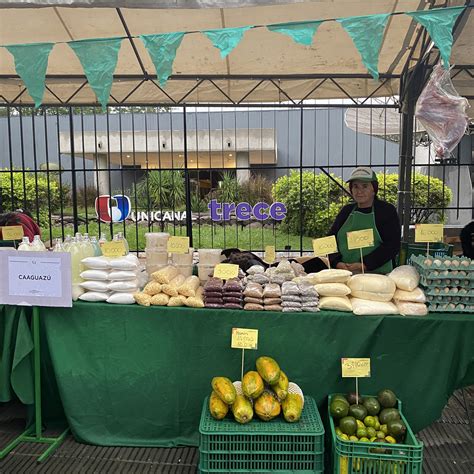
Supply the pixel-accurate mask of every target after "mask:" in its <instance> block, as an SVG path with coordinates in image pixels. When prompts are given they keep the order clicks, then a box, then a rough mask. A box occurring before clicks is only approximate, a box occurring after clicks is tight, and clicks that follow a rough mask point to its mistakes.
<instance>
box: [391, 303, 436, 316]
mask: <svg viewBox="0 0 474 474" xmlns="http://www.w3.org/2000/svg"><path fill="white" fill-rule="evenodd" d="M395 304H396V305H397V308H398V311H399V313H400V314H403V316H426V315H427V314H428V308H427V307H426V305H425V304H423V303H412V302H411V301H400V300H395Z"/></svg>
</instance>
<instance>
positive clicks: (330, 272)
mask: <svg viewBox="0 0 474 474" xmlns="http://www.w3.org/2000/svg"><path fill="white" fill-rule="evenodd" d="M351 275H352V272H350V271H349V270H340V269H338V268H328V269H327V270H321V271H320V272H318V273H310V274H309V275H308V278H310V279H311V283H313V285H317V284H318V283H346V281H347V280H349V278H350V277H351Z"/></svg>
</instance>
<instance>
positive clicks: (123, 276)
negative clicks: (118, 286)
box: [109, 270, 137, 281]
mask: <svg viewBox="0 0 474 474" xmlns="http://www.w3.org/2000/svg"><path fill="white" fill-rule="evenodd" d="M136 278H137V272H133V271H129V270H114V271H112V272H110V273H109V280H110V281H126V280H135V279H136Z"/></svg>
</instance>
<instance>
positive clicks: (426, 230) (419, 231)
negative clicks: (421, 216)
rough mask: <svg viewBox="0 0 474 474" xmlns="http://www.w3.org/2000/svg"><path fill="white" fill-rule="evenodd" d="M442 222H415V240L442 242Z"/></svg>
mask: <svg viewBox="0 0 474 474" xmlns="http://www.w3.org/2000/svg"><path fill="white" fill-rule="evenodd" d="M442 241H443V224H417V225H416V226H415V242H442Z"/></svg>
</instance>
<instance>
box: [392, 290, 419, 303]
mask: <svg viewBox="0 0 474 474" xmlns="http://www.w3.org/2000/svg"><path fill="white" fill-rule="evenodd" d="M393 299H394V300H398V301H411V302H412V303H426V296H425V292H424V291H423V290H422V289H421V288H420V287H418V288H415V289H414V290H413V291H405V290H395V294H394V295H393Z"/></svg>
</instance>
